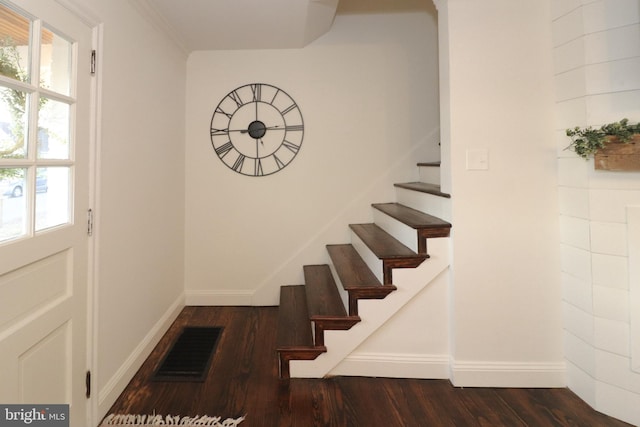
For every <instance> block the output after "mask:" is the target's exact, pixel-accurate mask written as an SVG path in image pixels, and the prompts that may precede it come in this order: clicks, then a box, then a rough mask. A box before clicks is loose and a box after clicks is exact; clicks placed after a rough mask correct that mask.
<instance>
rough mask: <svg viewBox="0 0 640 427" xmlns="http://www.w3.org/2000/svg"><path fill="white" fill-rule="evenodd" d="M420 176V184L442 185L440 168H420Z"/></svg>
mask: <svg viewBox="0 0 640 427" xmlns="http://www.w3.org/2000/svg"><path fill="white" fill-rule="evenodd" d="M418 176H419V177H420V182H426V183H428V184H435V185H440V166H419V167H418Z"/></svg>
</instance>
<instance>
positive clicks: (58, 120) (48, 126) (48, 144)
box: [38, 98, 70, 159]
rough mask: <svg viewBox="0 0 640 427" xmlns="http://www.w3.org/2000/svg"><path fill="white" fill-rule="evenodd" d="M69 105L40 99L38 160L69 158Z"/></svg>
mask: <svg viewBox="0 0 640 427" xmlns="http://www.w3.org/2000/svg"><path fill="white" fill-rule="evenodd" d="M69 110H70V108H69V104H66V103H64V102H59V101H54V100H53V99H49V98H40V111H39V113H38V158H39V159H68V158H69Z"/></svg>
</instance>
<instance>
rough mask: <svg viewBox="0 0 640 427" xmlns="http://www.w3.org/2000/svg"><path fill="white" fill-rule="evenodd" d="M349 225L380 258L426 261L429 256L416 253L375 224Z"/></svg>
mask: <svg viewBox="0 0 640 427" xmlns="http://www.w3.org/2000/svg"><path fill="white" fill-rule="evenodd" d="M349 227H351V229H352V230H353V231H354V233H356V235H358V237H360V239H361V240H362V241H363V242H364V244H365V245H367V247H368V248H369V249H371V252H373V253H374V254H375V255H376V256H377V257H378V259H381V260H393V259H420V260H421V261H424V260H425V259H426V258H428V257H429V256H428V255H424V254H417V253H415V252H414V251H412V250H411V249H409V248H408V247H406V246H405V245H403V244H402V243H401V242H399V241H398V240H396V238H395V237H393V236H392V235H390V234H389V233H387V232H386V231H384V230H383V229H382V228H380V227H378V226H377V225H375V224H350V225H349Z"/></svg>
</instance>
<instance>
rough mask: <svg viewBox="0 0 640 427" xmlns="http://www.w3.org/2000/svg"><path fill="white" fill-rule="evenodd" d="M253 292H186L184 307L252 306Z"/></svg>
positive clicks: (240, 290)
mask: <svg viewBox="0 0 640 427" xmlns="http://www.w3.org/2000/svg"><path fill="white" fill-rule="evenodd" d="M253 294H254V291H253V290H250V289H238V290H226V289H220V290H186V291H185V296H186V301H185V305H202V306H248V305H252V300H253Z"/></svg>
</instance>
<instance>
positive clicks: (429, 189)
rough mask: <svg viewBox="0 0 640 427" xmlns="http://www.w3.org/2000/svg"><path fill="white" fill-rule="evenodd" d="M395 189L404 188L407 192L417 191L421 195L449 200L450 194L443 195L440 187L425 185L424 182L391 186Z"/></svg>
mask: <svg viewBox="0 0 640 427" xmlns="http://www.w3.org/2000/svg"><path fill="white" fill-rule="evenodd" d="M393 185H394V186H395V187H399V188H405V189H407V190H413V191H419V192H421V193H427V194H433V195H435V196H440V197H446V198H451V195H450V194H447V193H443V192H442V191H441V190H440V186H439V185H436V184H427V183H426V182H405V183H399V184H393Z"/></svg>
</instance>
